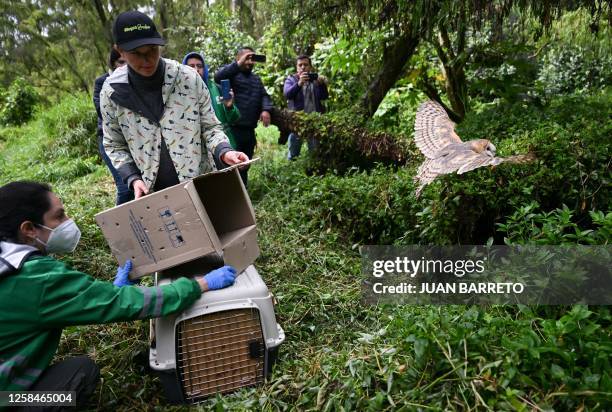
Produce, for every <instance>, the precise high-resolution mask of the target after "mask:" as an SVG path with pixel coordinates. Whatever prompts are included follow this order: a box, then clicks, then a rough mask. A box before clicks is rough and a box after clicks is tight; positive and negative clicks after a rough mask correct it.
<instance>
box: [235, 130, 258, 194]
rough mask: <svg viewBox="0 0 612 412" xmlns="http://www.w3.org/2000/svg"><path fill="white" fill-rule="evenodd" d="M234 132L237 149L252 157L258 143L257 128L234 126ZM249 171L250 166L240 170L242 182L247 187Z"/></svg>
mask: <svg viewBox="0 0 612 412" xmlns="http://www.w3.org/2000/svg"><path fill="white" fill-rule="evenodd" d="M232 133H233V134H234V139H235V140H236V150H238V151H239V152H243V153H244V154H246V155H247V156H248V157H249V159H252V158H253V153H255V145H256V144H257V140H255V129H250V128H247V127H232ZM248 171H249V169H248V168H246V169H244V170H240V177H241V178H242V183H244V186H245V187H247V182H248V179H249V177H248Z"/></svg>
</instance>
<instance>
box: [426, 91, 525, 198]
mask: <svg viewBox="0 0 612 412" xmlns="http://www.w3.org/2000/svg"><path fill="white" fill-rule="evenodd" d="M414 142H415V143H416V145H417V147H418V148H419V150H420V151H421V152H422V153H423V155H425V157H426V159H425V161H424V162H423V163H422V164H421V166H420V167H419V170H418V171H417V174H416V176H415V178H414V180H415V182H418V183H419V187H418V188H417V190H416V197H419V195H420V194H421V191H422V190H423V188H424V187H425V186H426V185H428V184H429V183H431V182H433V181H434V179H435V178H436V177H438V176H440V175H443V174H447V173H453V172H457V174H459V175H460V174H463V173H466V172H469V171H470V170H474V169H476V168H478V167H482V166H496V165H498V164H500V163H502V162H512V163H525V162H526V161H531V160H533V159H532V156H531V155H518V156H511V157H507V158H502V157H495V150H496V149H495V146H494V145H493V143H491V142H490V141H489V140H487V139H476V140H469V141H467V142H463V141H461V139H460V138H459V136H457V133H455V123H453V122H452V121H451V120H450V119H449V118H448V115H447V114H446V111H445V110H444V108H443V107H442V106H441V105H440V104H438V103H436V102H434V101H432V100H428V101H426V102H424V103H422V104H421V106H419V109H418V110H417V114H416V120H415V122H414Z"/></svg>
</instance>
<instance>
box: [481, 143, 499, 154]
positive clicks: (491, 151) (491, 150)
mask: <svg viewBox="0 0 612 412" xmlns="http://www.w3.org/2000/svg"><path fill="white" fill-rule="evenodd" d="M496 151H497V148H496V147H495V145H494V144H493V143H491V142H489V144H487V146H486V147H485V150H484V152H485V154H486V155H487V156H490V157H495V152H496Z"/></svg>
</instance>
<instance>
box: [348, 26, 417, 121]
mask: <svg viewBox="0 0 612 412" xmlns="http://www.w3.org/2000/svg"><path fill="white" fill-rule="evenodd" d="M418 44H419V34H418V33H413V32H412V30H406V32H405V33H403V34H401V35H400V36H399V37H397V38H395V39H394V40H393V42H392V43H391V44H389V45H387V46H385V48H384V50H383V58H382V67H381V68H380V70H379V71H378V73H376V75H375V76H374V79H373V80H372V82H370V85H369V86H368V89H367V91H366V92H365V95H364V96H363V97H362V99H361V104H360V106H361V107H363V108H364V109H365V113H366V115H367V116H368V117H372V116H373V115H374V113H375V112H376V109H378V105H379V104H380V102H382V100H383V99H384V98H385V95H386V94H387V92H388V91H389V89H391V88H392V87H393V85H394V84H395V82H396V81H397V79H398V78H399V77H400V76H401V74H402V73H403V69H404V66H405V65H406V62H407V61H408V60H410V57H412V55H413V54H414V51H415V49H416V47H417V45H418Z"/></svg>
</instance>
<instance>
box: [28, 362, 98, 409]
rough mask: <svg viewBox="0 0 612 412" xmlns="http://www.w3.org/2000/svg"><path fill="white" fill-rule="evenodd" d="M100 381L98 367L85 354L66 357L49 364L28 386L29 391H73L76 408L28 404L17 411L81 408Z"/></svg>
mask: <svg viewBox="0 0 612 412" xmlns="http://www.w3.org/2000/svg"><path fill="white" fill-rule="evenodd" d="M98 381H100V369H99V368H98V365H96V364H95V362H94V361H92V360H91V359H89V358H88V357H87V356H77V357H74V358H68V359H65V360H63V361H61V362H58V363H56V364H54V365H51V366H49V367H48V368H47V369H46V370H45V371H44V372H43V373H42V375H40V378H38V380H37V381H36V383H34V385H33V386H32V387H30V389H29V390H30V391H45V392H48V391H75V392H76V408H75V407H70V406H63V407H61V406H55V407H53V406H50V407H44V408H43V407H41V406H30V407H23V408H19V409H17V410H19V411H30V412H33V411H61V410H71V411H74V410H82V409H83V408H84V407H85V406H87V402H88V401H89V398H90V397H91V394H92V393H93V392H94V391H95V390H96V385H97V384H98Z"/></svg>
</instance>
